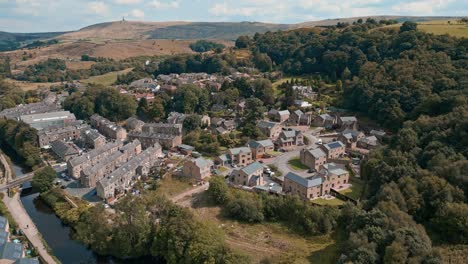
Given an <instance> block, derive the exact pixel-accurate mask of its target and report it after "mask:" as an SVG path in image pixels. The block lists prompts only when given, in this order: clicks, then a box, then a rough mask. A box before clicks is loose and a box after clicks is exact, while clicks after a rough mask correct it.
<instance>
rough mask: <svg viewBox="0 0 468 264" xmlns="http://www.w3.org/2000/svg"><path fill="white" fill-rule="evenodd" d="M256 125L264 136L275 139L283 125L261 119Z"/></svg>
mask: <svg viewBox="0 0 468 264" xmlns="http://www.w3.org/2000/svg"><path fill="white" fill-rule="evenodd" d="M257 127H258V129H260V131H261V132H262V133H263V134H264V135H265V136H267V137H269V138H270V139H272V140H275V139H276V138H277V137H278V136H279V134H280V133H281V129H282V127H283V126H282V125H281V124H280V123H276V122H270V121H265V120H262V121H260V122H258V124H257Z"/></svg>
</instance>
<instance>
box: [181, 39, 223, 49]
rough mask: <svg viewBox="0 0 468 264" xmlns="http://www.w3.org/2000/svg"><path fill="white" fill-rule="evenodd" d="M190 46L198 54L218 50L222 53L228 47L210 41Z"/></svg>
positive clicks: (201, 41)
mask: <svg viewBox="0 0 468 264" xmlns="http://www.w3.org/2000/svg"><path fill="white" fill-rule="evenodd" d="M189 46H190V49H192V50H193V51H196V52H207V51H211V50H216V51H218V52H220V51H222V50H223V49H224V48H225V47H226V46H224V45H223V44H221V43H216V42H213V41H208V40H198V41H197V42H195V43H191V44H190V45H189Z"/></svg>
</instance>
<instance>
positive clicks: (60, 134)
mask: <svg viewBox="0 0 468 264" xmlns="http://www.w3.org/2000/svg"><path fill="white" fill-rule="evenodd" d="M88 128H89V126H88V125H86V124H81V123H80V124H77V125H71V126H65V127H48V128H45V129H41V130H39V131H38V132H37V139H38V142H39V147H41V148H50V147H51V143H52V142H53V141H57V140H60V141H74V140H77V139H79V138H80V137H81V132H82V131H83V130H86V129H88Z"/></svg>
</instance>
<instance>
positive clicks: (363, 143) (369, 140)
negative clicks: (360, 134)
mask: <svg viewBox="0 0 468 264" xmlns="http://www.w3.org/2000/svg"><path fill="white" fill-rule="evenodd" d="M378 145H379V143H378V140H377V137H376V136H368V137H364V138H361V139H360V140H359V141H358V142H357V146H358V147H360V148H365V149H373V148H375V147H377V146H378Z"/></svg>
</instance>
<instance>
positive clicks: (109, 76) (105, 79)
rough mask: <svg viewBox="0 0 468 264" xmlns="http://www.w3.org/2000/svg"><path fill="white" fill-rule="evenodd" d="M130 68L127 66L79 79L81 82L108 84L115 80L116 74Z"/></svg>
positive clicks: (128, 70)
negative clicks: (119, 69)
mask: <svg viewBox="0 0 468 264" xmlns="http://www.w3.org/2000/svg"><path fill="white" fill-rule="evenodd" d="M131 70H132V68H128V69H125V70H122V71H116V72H109V73H106V74H103V75H98V76H92V77H89V78H88V79H84V80H81V82H83V83H87V84H91V83H94V84H102V85H104V86H108V85H112V84H114V83H115V81H117V75H120V74H125V73H128V72H130V71H131Z"/></svg>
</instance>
